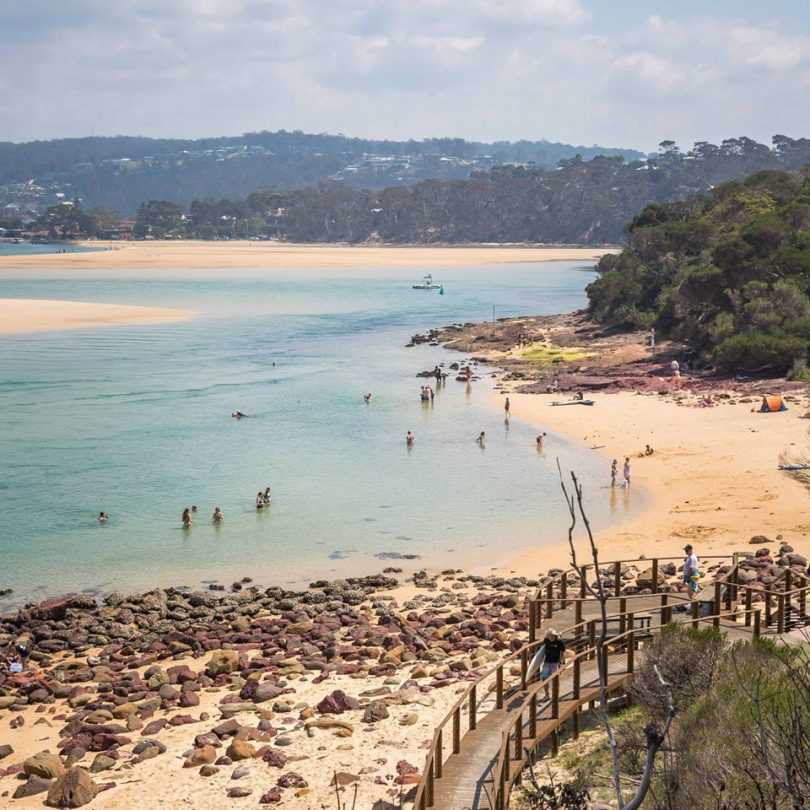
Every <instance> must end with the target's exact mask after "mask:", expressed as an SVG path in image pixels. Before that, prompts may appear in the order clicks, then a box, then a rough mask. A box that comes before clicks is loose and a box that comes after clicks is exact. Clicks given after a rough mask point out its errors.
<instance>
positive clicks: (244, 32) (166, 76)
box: [0, 0, 810, 152]
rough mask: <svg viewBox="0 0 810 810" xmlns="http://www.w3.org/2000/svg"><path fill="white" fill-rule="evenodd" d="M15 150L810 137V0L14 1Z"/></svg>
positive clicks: (7, 123)
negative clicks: (109, 139) (311, 139)
mask: <svg viewBox="0 0 810 810" xmlns="http://www.w3.org/2000/svg"><path fill="white" fill-rule="evenodd" d="M0 21H1V22H0V141H15V142H20V141H29V140H49V139H53V138H62V137H82V136H86V135H91V134H95V135H147V136H152V137H183V138H189V137H205V136H217V135H238V134H241V133H243V132H250V131H258V130H277V129H286V130H303V131H305V132H329V133H343V134H346V135H353V136H358V137H369V138H392V139H407V138H416V139H422V138H426V137H460V138H465V139H468V140H481V141H495V140H518V139H523V138H525V139H528V140H540V139H543V138H545V139H547V140H551V141H562V142H565V143H573V144H575V145H586V146H589V145H591V144H599V145H602V146H613V147H632V148H636V149H641V150H643V151H645V152H649V151H654V150H655V149H656V148H657V145H658V143H659V142H660V141H662V140H665V139H671V140H675V141H677V142H678V144H679V145H680V146H681V147H682V148H689V147H690V146H691V145H692V144H693V143H694V142H695V141H700V140H708V141H712V142H714V143H719V142H720V141H721V140H722V139H723V138H729V137H737V136H741V135H746V136H749V137H752V138H755V139H756V140H759V141H762V142H766V143H769V142H770V138H771V136H772V135H774V134H777V133H778V134H784V135H788V136H791V137H802V136H810V2H808V1H807V0H776V2H762V0H734V1H733V2H731V1H730V0H712V2H705V0H702V2H697V0H670V2H658V0H646V1H643V0H0Z"/></svg>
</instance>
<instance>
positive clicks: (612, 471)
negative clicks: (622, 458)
mask: <svg viewBox="0 0 810 810" xmlns="http://www.w3.org/2000/svg"><path fill="white" fill-rule="evenodd" d="M618 474H619V462H618V461H617V460H616V459H615V458H614V459H613V464H611V465H610V486H611V487H615V486H616V476H617V475H618Z"/></svg>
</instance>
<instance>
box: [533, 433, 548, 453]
mask: <svg viewBox="0 0 810 810" xmlns="http://www.w3.org/2000/svg"><path fill="white" fill-rule="evenodd" d="M545 438H546V434H545V433H541V434H540V435H539V436H538V437H537V438H536V439H535V440H534V442H535V444H536V445H537V449H538V450H542V449H543V439H545Z"/></svg>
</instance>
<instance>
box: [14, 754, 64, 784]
mask: <svg viewBox="0 0 810 810" xmlns="http://www.w3.org/2000/svg"><path fill="white" fill-rule="evenodd" d="M23 773H25V775H26V776H41V777H42V778H43V779H58V778H59V777H60V776H64V774H65V766H64V765H63V764H62V760H61V759H59V757H58V756H57V755H56V754H51V753H50V752H49V751H40V752H39V753H38V754H34V756H32V757H28V759H26V760H25V762H23Z"/></svg>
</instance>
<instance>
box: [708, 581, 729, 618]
mask: <svg viewBox="0 0 810 810" xmlns="http://www.w3.org/2000/svg"><path fill="white" fill-rule="evenodd" d="M722 589H723V583H722V582H717V581H715V583H714V610H713V611H712V613H720V611H721V610H722V607H723V606H722V604H721V602H722V593H721V591H722ZM730 594H731V587H730V586H728V585H727V587H726V597H727V599H728V601H729V603H730V602H731V596H730ZM727 610H731V604H729V605H728V607H727Z"/></svg>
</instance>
